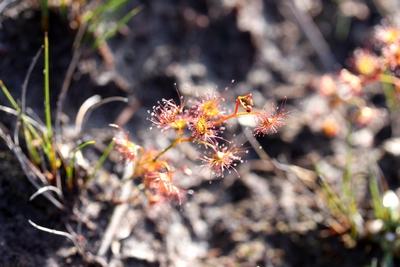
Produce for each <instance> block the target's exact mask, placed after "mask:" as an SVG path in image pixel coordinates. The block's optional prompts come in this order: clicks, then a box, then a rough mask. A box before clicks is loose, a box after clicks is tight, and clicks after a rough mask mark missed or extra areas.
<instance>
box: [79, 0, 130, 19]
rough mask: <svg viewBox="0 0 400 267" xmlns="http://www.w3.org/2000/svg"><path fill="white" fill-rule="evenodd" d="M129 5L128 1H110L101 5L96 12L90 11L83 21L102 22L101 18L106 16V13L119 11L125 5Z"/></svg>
mask: <svg viewBox="0 0 400 267" xmlns="http://www.w3.org/2000/svg"><path fill="white" fill-rule="evenodd" d="M126 3H127V0H109V1H107V2H105V3H104V4H101V5H99V6H98V7H97V8H95V9H94V10H90V11H88V12H86V14H84V15H83V21H84V22H89V21H90V20H101V18H100V17H101V16H104V14H105V13H110V12H114V11H116V10H118V9H119V8H120V7H122V6H123V5H124V4H126Z"/></svg>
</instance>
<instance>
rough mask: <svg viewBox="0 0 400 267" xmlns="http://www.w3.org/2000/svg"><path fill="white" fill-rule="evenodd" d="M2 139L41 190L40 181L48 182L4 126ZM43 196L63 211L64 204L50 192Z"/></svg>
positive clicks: (32, 181)
mask: <svg viewBox="0 0 400 267" xmlns="http://www.w3.org/2000/svg"><path fill="white" fill-rule="evenodd" d="M0 137H1V138H2V139H3V140H4V141H5V143H6V145H7V146H8V148H9V149H10V150H11V151H12V152H13V153H14V155H15V156H16V158H17V160H18V162H19V163H20V165H21V168H22V170H23V172H24V173H25V175H26V176H27V178H28V180H29V182H31V184H32V185H33V186H35V187H36V189H38V190H39V189H40V188H41V187H42V186H40V185H39V182H38V179H39V180H41V182H42V183H43V182H45V181H46V177H44V175H43V174H42V173H41V172H40V171H39V170H37V169H36V167H34V165H33V164H32V163H31V162H30V161H29V159H28V158H27V157H26V156H25V154H24V153H23V152H22V150H21V148H20V147H19V146H16V145H15V144H14V142H13V140H12V138H11V136H10V135H9V134H7V130H6V129H5V127H4V126H3V125H0ZM43 195H44V196H45V197H46V198H47V199H48V200H49V201H50V202H51V203H52V204H53V205H54V206H55V207H57V208H58V209H61V210H63V209H64V206H63V204H62V203H61V202H60V201H58V200H57V199H56V198H54V196H53V195H51V194H49V192H44V193H43Z"/></svg>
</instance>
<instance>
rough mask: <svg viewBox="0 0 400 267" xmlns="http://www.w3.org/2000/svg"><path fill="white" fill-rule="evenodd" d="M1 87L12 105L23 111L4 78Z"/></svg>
mask: <svg viewBox="0 0 400 267" xmlns="http://www.w3.org/2000/svg"><path fill="white" fill-rule="evenodd" d="M0 88H1V91H2V92H3V94H4V95H5V97H6V98H7V100H8V102H10V104H11V106H12V107H13V108H14V109H15V110H16V111H17V112H21V108H20V106H19V105H18V104H17V101H15V99H14V97H13V96H12V95H11V94H10V91H9V90H8V88H7V87H6V86H5V84H4V83H3V81H2V80H0Z"/></svg>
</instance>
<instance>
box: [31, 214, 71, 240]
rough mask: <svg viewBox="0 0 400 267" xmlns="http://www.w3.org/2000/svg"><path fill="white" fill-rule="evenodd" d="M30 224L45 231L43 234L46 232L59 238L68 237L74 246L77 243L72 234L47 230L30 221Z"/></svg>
mask: <svg viewBox="0 0 400 267" xmlns="http://www.w3.org/2000/svg"><path fill="white" fill-rule="evenodd" d="M28 222H29V223H30V225H32V226H33V227H35V228H36V229H38V230H40V231H43V232H46V233H50V234H53V235H59V236H63V237H66V238H68V239H69V240H71V241H72V243H74V245H75V244H76V243H77V242H76V240H75V238H74V236H73V235H71V234H70V233H67V232H63V231H59V230H54V229H50V228H47V227H44V226H40V225H38V224H36V223H34V222H33V221H31V220H28Z"/></svg>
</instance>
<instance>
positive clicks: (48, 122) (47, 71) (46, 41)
mask: <svg viewBox="0 0 400 267" xmlns="http://www.w3.org/2000/svg"><path fill="white" fill-rule="evenodd" d="M49 77H50V67H49V38H48V34H47V32H45V34H44V109H45V120H46V128H47V135H48V138H49V139H50V140H51V139H52V138H53V128H52V125H51V108H50V85H49V80H50V78H49Z"/></svg>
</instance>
